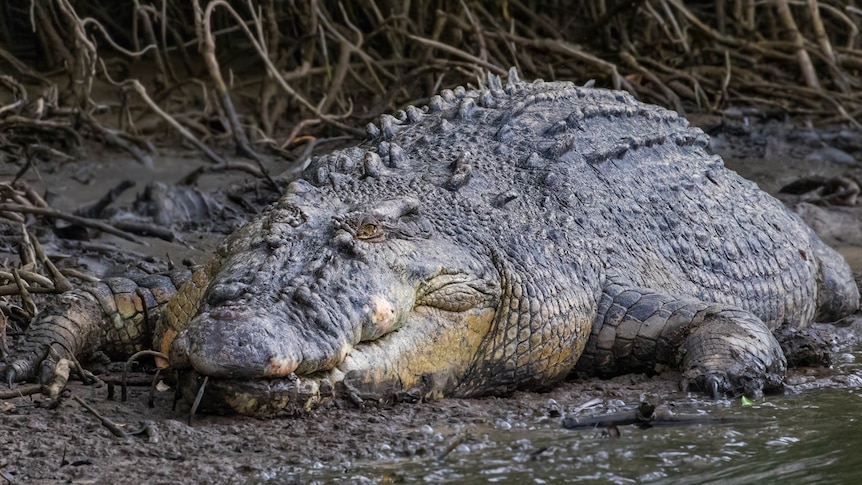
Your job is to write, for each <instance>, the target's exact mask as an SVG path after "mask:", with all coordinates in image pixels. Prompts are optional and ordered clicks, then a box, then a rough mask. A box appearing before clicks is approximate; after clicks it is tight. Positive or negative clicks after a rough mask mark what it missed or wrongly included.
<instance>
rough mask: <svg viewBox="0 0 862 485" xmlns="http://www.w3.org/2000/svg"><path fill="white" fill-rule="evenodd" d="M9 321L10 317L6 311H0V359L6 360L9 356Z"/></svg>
mask: <svg viewBox="0 0 862 485" xmlns="http://www.w3.org/2000/svg"><path fill="white" fill-rule="evenodd" d="M8 323H9V317H7V316H6V314H5V313H4V312H0V360H2V361H3V362H6V359H7V358H9V342H8V341H7V336H6V325H7V324H8Z"/></svg>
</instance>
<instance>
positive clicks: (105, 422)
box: [72, 394, 129, 438]
mask: <svg viewBox="0 0 862 485" xmlns="http://www.w3.org/2000/svg"><path fill="white" fill-rule="evenodd" d="M72 399H74V400H75V402H77V403H78V404H80V405H81V406H83V407H84V409H86V410H87V411H90V413H91V414H92V415H93V416H95V417H96V418H97V419H98V420H99V422H101V423H102V426H104V427H106V428H108V431H110V432H111V434H113V435H114V436H116V437H117V438H128V437H129V433H126V432H125V431H123V429H122V428H120V427H119V426H117V425H116V424H115V423H114V422H113V421H111V420H110V419H108V418H106V417H104V416H102V415H101V414H99V412H98V411H96V408H94V407H93V406H90V405H89V404H87V402H86V401H84V400H83V399H81V398H80V397H78V396H76V395H74V394H73V395H72Z"/></svg>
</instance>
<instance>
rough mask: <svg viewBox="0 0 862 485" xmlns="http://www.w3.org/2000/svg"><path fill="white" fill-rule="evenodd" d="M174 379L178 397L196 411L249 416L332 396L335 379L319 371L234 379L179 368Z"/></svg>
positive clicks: (293, 410) (301, 407)
mask: <svg viewBox="0 0 862 485" xmlns="http://www.w3.org/2000/svg"><path fill="white" fill-rule="evenodd" d="M177 379H178V380H177V384H176V385H177V388H178V392H179V395H180V397H182V399H183V400H184V401H185V402H187V403H189V404H190V405H191V404H192V403H195V402H197V403H198V404H199V406H195V408H194V409H195V412H197V411H200V412H205V413H215V414H243V415H249V416H266V415H273V414H275V413H278V412H284V413H287V414H300V413H302V412H305V411H309V410H310V409H311V408H313V407H314V406H316V405H318V404H321V403H324V402H327V401H329V400H331V399H332V398H334V397H335V391H334V389H335V386H334V383H333V382H332V381H331V380H330V379H329V378H328V377H326V376H322V375H312V376H302V377H300V376H297V375H296V374H290V375H288V376H285V377H264V378H258V379H234V378H218V377H212V376H206V375H204V374H201V373H199V372H197V371H195V370H193V369H185V370H182V371H179V375H178V378H177ZM202 388H203V390H202ZM201 392H202V395H200V396H199V394H200V393H201Z"/></svg>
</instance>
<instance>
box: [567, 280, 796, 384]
mask: <svg viewBox="0 0 862 485" xmlns="http://www.w3.org/2000/svg"><path fill="white" fill-rule="evenodd" d="M657 364H664V365H668V366H672V367H678V368H679V369H680V370H681V372H682V377H683V380H682V386H683V389H687V388H688V387H689V386H694V387H698V388H700V389H703V390H705V391H708V392H710V393H711V394H712V395H713V396H714V397H718V396H719V395H720V394H724V393H726V394H731V395H738V394H745V395H748V396H759V395H760V394H761V393H762V392H763V390H772V389H778V388H780V387H781V386H782V384H783V381H784V372H785V370H786V362H785V358H784V355H783V353H782V352H781V347H780V345H779V344H778V341H777V340H776V339H775V337H774V336H773V335H772V332H771V331H770V330H769V328H768V327H767V326H766V324H765V323H764V322H763V321H762V320H761V319H759V318H758V317H757V316H755V315H754V314H752V313H751V312H749V311H746V310H743V309H740V308H736V307H733V306H729V305H723V304H710V303H705V302H703V301H700V300H697V299H694V298H674V297H671V296H668V295H665V294H662V293H657V292H655V291H654V290H650V289H647V288H632V287H625V286H621V285H610V286H609V287H608V288H606V289H605V291H604V293H603V295H602V299H601V302H600V304H599V313H598V317H597V319H596V323H595V324H594V325H593V328H592V331H591V334H590V338H589V340H588V341H587V345H586V348H585V350H584V353H583V355H582V356H581V358H580V359H579V361H578V363H577V365H576V367H575V372H576V373H579V374H588V375H598V376H601V377H609V376H613V375H620V374H625V373H631V372H655V371H656V366H657Z"/></svg>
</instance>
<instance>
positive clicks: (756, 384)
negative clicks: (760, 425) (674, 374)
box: [680, 371, 783, 401]
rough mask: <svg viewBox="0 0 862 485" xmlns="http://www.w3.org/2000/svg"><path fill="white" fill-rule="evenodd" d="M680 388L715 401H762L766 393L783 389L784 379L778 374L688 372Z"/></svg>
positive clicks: (684, 375)
mask: <svg viewBox="0 0 862 485" xmlns="http://www.w3.org/2000/svg"><path fill="white" fill-rule="evenodd" d="M680 387H681V388H682V390H683V391H685V392H688V391H689V390H700V391H702V392H704V393H705V394H706V395H708V396H709V397H710V398H712V399H714V400H716V401H717V400H719V399H723V398H735V397H739V396H745V397H747V398H749V399H752V400H754V399H760V398H762V397H763V394H764V392H776V391H779V390H781V389H782V388H783V378H782V375H781V374H777V373H763V374H759V373H751V372H743V373H726V372H715V371H714V372H706V373H698V372H696V371H688V372H685V373H684V374H683V379H682V382H681V383H680Z"/></svg>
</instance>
